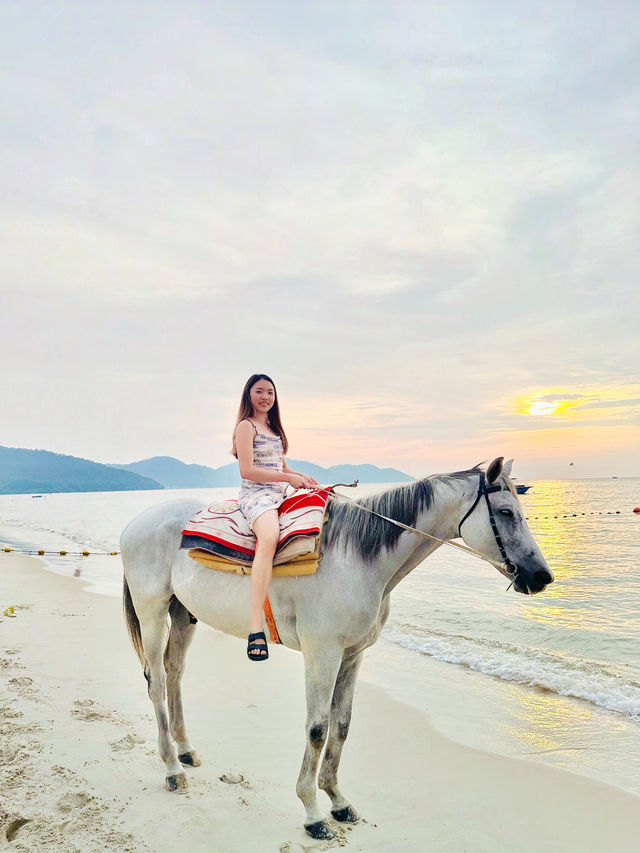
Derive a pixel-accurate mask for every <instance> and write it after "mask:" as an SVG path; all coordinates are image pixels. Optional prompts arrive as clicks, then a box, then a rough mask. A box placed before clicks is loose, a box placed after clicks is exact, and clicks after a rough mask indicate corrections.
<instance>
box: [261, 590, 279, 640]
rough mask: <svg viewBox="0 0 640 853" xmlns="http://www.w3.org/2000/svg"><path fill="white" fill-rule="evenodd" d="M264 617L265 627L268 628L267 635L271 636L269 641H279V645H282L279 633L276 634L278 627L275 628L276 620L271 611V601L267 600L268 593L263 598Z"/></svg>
mask: <svg viewBox="0 0 640 853" xmlns="http://www.w3.org/2000/svg"><path fill="white" fill-rule="evenodd" d="M264 618H265V620H266V622H267V628H268V629H269V636H270V637H271V642H272V643H280V645H282V640H281V639H280V634H278V629H277V628H276V620H275V619H274V618H273V611H272V610H271V603H270V601H269V596H268V595H267V596H266V598H265V600H264Z"/></svg>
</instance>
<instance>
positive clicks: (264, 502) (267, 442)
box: [238, 421, 287, 530]
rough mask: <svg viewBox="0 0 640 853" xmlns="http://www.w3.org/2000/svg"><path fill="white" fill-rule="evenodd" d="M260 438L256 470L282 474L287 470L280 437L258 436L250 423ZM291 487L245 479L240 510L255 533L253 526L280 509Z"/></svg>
mask: <svg viewBox="0 0 640 853" xmlns="http://www.w3.org/2000/svg"><path fill="white" fill-rule="evenodd" d="M249 423H250V424H251V426H252V427H253V428H254V430H255V432H256V434H255V435H254V437H253V464H254V465H255V467H256V468H268V469H269V470H271V471H282V469H283V466H284V450H283V447H282V439H281V438H280V436H279V435H266V434H265V433H263V432H258V430H257V428H256V426H255V424H254V423H253V422H252V421H249ZM286 488H287V483H286V482H285V481H284V480H283V481H282V482H278V483H257V482H256V481H255V480H246V479H245V478H244V477H243V478H242V485H241V486H240V494H239V495H238V508H239V509H240V511H241V512H242V514H243V515H244V517H245V518H246V519H247V521H248V522H249V527H250V528H251V529H252V530H253V522H254V521H255V520H256V518H257V517H258V516H259V515H262V513H263V512H266V511H267V510H269V509H277V508H278V507H279V506H280V504H281V503H282V501H283V500H284V497H285V494H284V493H285V489H286Z"/></svg>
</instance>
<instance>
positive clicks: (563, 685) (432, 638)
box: [382, 628, 640, 721]
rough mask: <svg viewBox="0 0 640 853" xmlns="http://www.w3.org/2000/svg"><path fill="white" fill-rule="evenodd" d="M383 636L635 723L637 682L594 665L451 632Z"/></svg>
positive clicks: (639, 700)
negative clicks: (620, 715)
mask: <svg viewBox="0 0 640 853" xmlns="http://www.w3.org/2000/svg"><path fill="white" fill-rule="evenodd" d="M382 636H383V638H384V639H385V640H387V641H388V642H391V643H395V644H396V645H399V646H402V647H403V648H405V649H410V650H411V651H416V652H420V653H421V654H424V655H429V656H430V657H433V658H435V659H436V660H440V661H444V662H446V663H455V664H459V665H461V666H467V667H469V669H473V670H475V671H476V672H481V673H484V674H485V675H490V676H492V677H494V678H500V679H502V680H503V681H513V682H516V683H517V684H526V685H528V686H531V687H541V688H543V689H545V690H550V691H552V692H553V693H557V694H558V695H560V696H571V697H573V698H575V699H582V700H584V701H586V702H591V703H592V704H594V705H599V706H600V707H601V708H606V709H607V710H609V711H616V712H618V713H620V714H624V715H626V716H629V717H631V718H632V719H634V720H638V721H640V684H638V683H636V682H634V681H631V680H629V679H625V678H624V677H623V676H620V675H618V674H617V673H615V672H613V671H611V670H610V669H609V668H607V667H606V666H603V665H602V664H599V663H596V662H594V661H585V660H581V659H578V658H572V657H569V656H567V655H554V654H551V653H549V652H545V651H541V650H539V649H532V648H528V647H526V646H514V645H510V644H508V643H504V642H499V641H494V640H484V639H480V638H474V639H471V638H469V637H463V636H456V635H452V634H437V633H431V634H426V635H425V636H420V637H418V636H415V635H413V634H405V633H403V632H402V631H398V630H394V629H391V628H389V629H385V630H384V631H383V632H382Z"/></svg>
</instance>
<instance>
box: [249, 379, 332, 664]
mask: <svg viewBox="0 0 640 853" xmlns="http://www.w3.org/2000/svg"><path fill="white" fill-rule="evenodd" d="M288 448H289V443H288V441H287V436H286V435H285V432H284V429H283V428H282V423H281V420H280V410H279V408H278V395H277V393H276V387H275V385H274V382H273V380H272V379H271V378H270V377H269V376H267V375H266V374H264V373H254V374H253V376H250V377H249V379H248V380H247V383H246V384H245V386H244V389H243V391H242V398H241V400H240V408H239V410H238V418H237V420H236V426H235V429H234V431H233V454H234V456H236V457H237V459H238V463H239V466H240V475H241V476H242V486H241V488H240V494H239V496H238V507H239V509H240V510H241V512H242V514H243V515H244V516H245V518H246V519H247V521H248V522H249V527H250V528H251V529H252V530H253V532H254V533H255V535H256V552H255V557H254V560H253V563H252V566H251V614H250V633H249V642H248V645H247V655H248V656H249V658H250V660H266V659H267V658H268V657H269V650H268V648H267V638H266V637H265V635H264V632H263V631H262V608H263V607H264V600H265V598H266V596H267V590H268V588H269V583H270V581H271V575H272V573H273V555H274V554H275V550H276V546H277V544H278V536H279V532H280V526H279V522H278V507H279V506H280V504H281V503H282V501H283V500H284V497H285V494H284V493H285V489H286V487H287V485H290V486H293V488H294V489H308V488H316V487H317V486H318V482H317V481H316V480H314V479H313V477H308V476H307V475H306V474H300V473H298V472H297V471H292V470H291V468H289V467H288V465H287V463H286V460H285V458H284V454H285V453H286V452H287V450H288Z"/></svg>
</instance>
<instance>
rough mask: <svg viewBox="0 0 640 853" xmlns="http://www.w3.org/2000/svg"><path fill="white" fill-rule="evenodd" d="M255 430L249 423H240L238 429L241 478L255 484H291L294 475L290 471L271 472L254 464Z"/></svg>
mask: <svg viewBox="0 0 640 853" xmlns="http://www.w3.org/2000/svg"><path fill="white" fill-rule="evenodd" d="M254 435H255V430H254V428H253V427H252V426H251V424H250V423H249V421H240V423H239V424H238V427H237V429H236V451H237V453H238V464H239V466H240V476H241V477H243V478H244V479H245V480H253V481H254V482H255V483H290V484H291V485H293V483H292V482H291V480H292V474H293V473H294V472H292V471H290V470H288V469H287V470H283V471H271V470H269V468H259V467H257V466H256V465H254V464H253V437H254Z"/></svg>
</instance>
